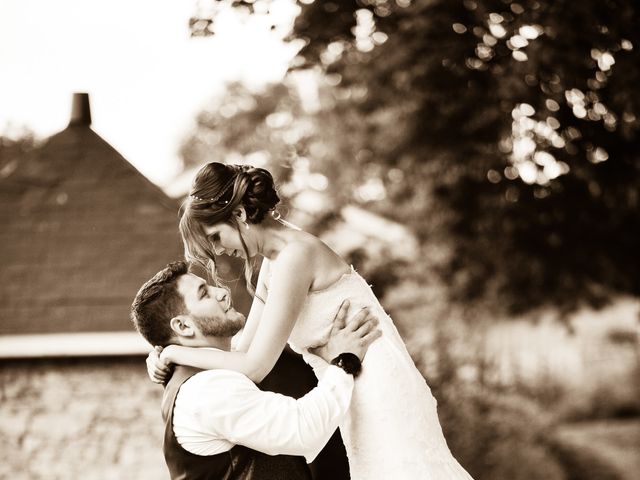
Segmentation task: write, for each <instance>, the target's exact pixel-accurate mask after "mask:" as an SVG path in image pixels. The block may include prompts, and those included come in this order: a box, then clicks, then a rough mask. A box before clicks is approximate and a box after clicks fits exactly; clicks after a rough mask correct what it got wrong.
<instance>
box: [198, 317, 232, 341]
mask: <svg viewBox="0 0 640 480" xmlns="http://www.w3.org/2000/svg"><path fill="white" fill-rule="evenodd" d="M193 320H194V321H195V323H196V324H197V325H198V328H199V329H200V332H201V333H202V334H203V335H204V336H207V337H233V336H234V335H235V334H236V333H238V332H239V331H240V330H241V329H242V327H244V317H242V316H241V315H238V317H237V318H234V319H229V318H216V317H208V316H204V317H196V316H194V317H193Z"/></svg>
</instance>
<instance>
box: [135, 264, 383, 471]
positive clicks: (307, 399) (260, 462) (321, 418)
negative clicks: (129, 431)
mask: <svg viewBox="0 0 640 480" xmlns="http://www.w3.org/2000/svg"><path fill="white" fill-rule="evenodd" d="M187 268H188V267H187V264H186V263H185V262H174V263H172V264H169V265H168V266H167V267H166V268H164V269H163V270H161V271H160V272H158V273H157V274H156V275H155V276H154V277H153V278H152V279H151V280H149V281H148V282H146V283H145V284H144V285H143V286H142V288H141V289H140V291H139V292H138V294H137V295H136V298H135V300H134V302H133V305H132V307H131V317H132V320H133V321H134V324H135V326H136V328H137V329H138V331H139V332H140V333H141V334H142V335H143V336H144V337H145V338H146V340H147V341H148V342H149V343H151V344H152V345H161V346H167V345H170V344H178V345H184V346H190V347H203V348H217V349H220V350H230V347H231V337H232V336H233V335H235V334H236V333H237V332H238V331H239V330H240V329H241V328H242V327H243V326H244V321H245V318H244V315H242V314H241V313H239V312H237V311H236V310H235V309H234V308H233V307H232V306H231V298H230V296H229V294H228V292H227V291H226V290H225V289H223V288H216V287H213V286H211V285H208V284H207V283H206V282H205V281H204V280H203V279H202V278H200V277H197V276H196V275H193V274H191V273H188V269H187ZM347 309H348V304H347V302H345V304H343V306H342V307H341V308H340V311H339V312H338V314H337V315H336V318H335V321H334V327H333V328H332V331H331V334H330V338H329V341H328V342H327V344H325V345H324V346H322V347H319V348H318V349H316V350H315V353H316V354H317V355H318V356H319V357H320V358H322V359H323V360H324V361H326V362H327V363H331V364H332V365H333V366H329V367H328V368H327V369H326V372H325V373H324V375H323V377H322V378H321V379H320V381H319V382H318V386H317V387H316V388H314V389H313V390H311V391H310V392H309V393H307V394H306V395H305V396H304V397H302V398H300V399H298V400H294V399H293V398H290V397H286V396H283V395H279V394H276V393H272V392H264V391H261V390H260V389H258V387H257V386H256V385H254V384H253V383H252V382H251V381H250V380H249V379H248V378H247V377H245V376H244V375H242V374H240V373H237V372H233V371H229V370H222V369H220V370H208V371H202V370H197V369H193V368H187V367H182V366H177V367H176V369H175V371H174V373H173V375H172V376H171V378H170V380H169V381H168V383H167V384H166V386H165V391H164V396H163V401H162V416H163V419H164V421H165V434H164V444H163V450H164V456H165V460H166V462H167V465H168V467H169V471H170V473H171V478H172V479H196V480H197V479H214V478H215V479H272V480H277V479H292V480H295V479H310V478H311V476H310V472H309V469H308V467H307V465H306V464H305V462H304V460H303V459H302V457H304V458H305V459H306V460H307V462H311V461H312V460H313V459H314V458H315V456H316V455H317V454H318V453H319V451H320V450H321V449H322V447H323V446H324V444H325V443H326V442H327V440H328V439H329V438H330V437H331V435H332V434H333V432H334V431H335V430H336V428H337V426H338V424H339V423H340V421H341V419H342V417H343V416H344V413H345V412H346V410H347V408H348V407H349V403H350V400H351V394H352V391H353V383H354V377H355V376H356V375H357V373H358V372H359V370H360V362H361V360H362V359H363V358H364V355H365V353H366V351H367V349H368V347H369V345H370V344H371V343H372V342H373V341H374V340H375V339H376V338H378V337H379V336H380V332H379V331H378V330H376V329H375V328H374V327H375V323H376V321H375V319H374V318H371V317H370V316H369V314H368V312H367V311H361V312H359V313H358V315H356V316H355V317H354V318H353V319H352V320H350V321H349V323H348V324H347V325H345V318H346V314H347Z"/></svg>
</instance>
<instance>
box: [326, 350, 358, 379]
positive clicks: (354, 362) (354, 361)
mask: <svg viewBox="0 0 640 480" xmlns="http://www.w3.org/2000/svg"><path fill="white" fill-rule="evenodd" d="M331 365H335V366H336V367H339V368H341V369H342V370H344V371H345V372H346V373H348V374H350V375H353V377H354V378H355V377H357V376H358V374H359V373H360V370H362V363H361V362H360V359H359V358H358V356H357V355H356V354H354V353H350V352H345V353H341V354H340V355H338V356H337V357H335V358H334V359H333V360H331Z"/></svg>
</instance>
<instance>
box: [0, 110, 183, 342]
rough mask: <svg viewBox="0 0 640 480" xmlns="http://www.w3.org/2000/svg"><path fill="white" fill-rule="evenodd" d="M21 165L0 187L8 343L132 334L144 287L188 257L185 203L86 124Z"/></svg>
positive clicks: (1, 280)
mask: <svg viewBox="0 0 640 480" xmlns="http://www.w3.org/2000/svg"><path fill="white" fill-rule="evenodd" d="M86 113H88V99H87V112H86ZM85 120H87V119H86V117H85ZM16 162H17V165H15V168H11V169H4V171H5V172H7V173H5V174H4V176H3V177H2V178H0V224H1V225H2V228H1V230H0V264H1V265H2V268H1V269H0V320H1V321H0V335H4V334H16V333H20V334H25V333H48V332H78V331H114V330H116V331H117V330H128V331H131V329H132V326H131V322H130V320H129V306H130V305H131V301H132V299H133V296H134V295H135V293H136V292H137V290H138V288H139V287H140V285H142V283H143V282H144V281H145V280H147V279H148V278H150V277H151V276H152V275H153V274H154V273H156V272H157V271H158V270H159V269H160V268H162V267H163V266H164V265H165V264H166V263H168V262H170V261H172V260H175V259H178V258H181V257H182V247H181V243H180V239H179V234H178V229H177V214H178V203H177V201H175V200H172V199H170V198H169V197H167V196H166V195H165V194H164V193H163V192H162V191H161V190H160V189H159V188H158V187H156V186H155V185H154V184H152V183H151V182H150V181H149V180H147V179H146V178H145V177H144V176H142V175H141V174H140V173H139V172H138V171H137V170H136V169H135V168H134V167H133V166H132V165H131V164H130V163H129V162H128V161H127V160H126V159H125V158H124V157H122V155H120V154H119V153H118V152H117V151H116V150H115V149H114V148H113V147H111V145H109V144H108V143H107V142H106V141H105V140H103V139H102V138H101V137H100V136H99V135H97V134H96V133H95V132H94V131H93V130H91V128H90V120H88V121H83V119H82V118H80V119H78V117H77V115H76V116H74V115H72V121H71V122H70V125H69V127H67V128H66V129H65V130H63V131H61V132H60V133H58V134H56V135H54V136H52V137H50V138H49V139H48V140H47V141H46V142H45V143H44V144H43V145H42V146H41V147H39V148H37V149H35V150H34V151H32V152H30V153H29V154H27V155H25V156H24V157H22V158H19V159H17V160H16Z"/></svg>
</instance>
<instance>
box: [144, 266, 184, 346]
mask: <svg viewBox="0 0 640 480" xmlns="http://www.w3.org/2000/svg"><path fill="white" fill-rule="evenodd" d="M188 270H189V267H188V265H187V263H186V262H183V261H179V262H172V263H170V264H168V265H167V266H166V267H165V268H163V269H162V270H160V271H159V272H158V273H156V274H155V275H154V276H153V278H151V280H148V281H147V282H146V283H145V284H144V285H142V287H141V288H140V290H139V291H138V293H137V295H136V297H135V299H134V300H133V303H132V304H131V320H132V321H133V324H134V325H135V327H136V330H138V332H140V334H141V335H142V336H143V337H144V338H145V339H146V340H147V341H148V342H149V343H150V344H151V345H160V346H163V347H164V346H166V345H169V344H170V343H171V342H172V340H173V338H174V334H173V330H171V325H170V322H171V319H172V318H174V317H176V316H177V315H183V314H186V313H188V312H187V307H186V305H185V303H184V299H183V298H182V295H181V294H180V292H179V291H178V278H180V277H181V276H182V275H185V274H186V273H187V272H188Z"/></svg>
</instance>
